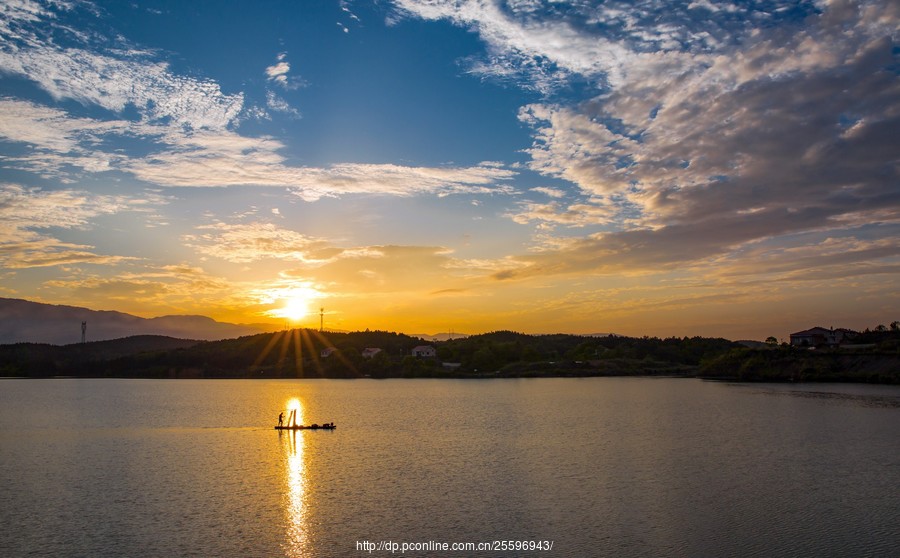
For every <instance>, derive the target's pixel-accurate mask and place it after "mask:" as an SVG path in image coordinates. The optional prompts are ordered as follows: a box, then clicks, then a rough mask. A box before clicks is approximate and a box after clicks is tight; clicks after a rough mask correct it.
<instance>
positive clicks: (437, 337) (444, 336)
mask: <svg viewBox="0 0 900 558" xmlns="http://www.w3.org/2000/svg"><path fill="white" fill-rule="evenodd" d="M468 336H469V334H467V333H456V332H454V333H434V334H431V333H411V334H410V337H418V338H419V339H424V340H425V341H448V340H450V339H465V338H466V337H468Z"/></svg>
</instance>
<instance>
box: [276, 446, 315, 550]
mask: <svg viewBox="0 0 900 558" xmlns="http://www.w3.org/2000/svg"><path fill="white" fill-rule="evenodd" d="M279 436H281V437H282V442H283V445H284V451H285V458H286V464H287V467H286V469H285V471H286V473H287V479H286V482H287V502H286V504H287V505H286V507H285V513H286V515H287V523H286V525H287V549H286V550H287V552H288V555H289V556H302V555H303V554H304V552H305V550H306V548H307V546H308V543H309V536H308V534H307V531H306V523H307V506H306V482H307V481H306V463H305V462H304V455H303V452H304V440H303V433H302V432H297V431H296V430H293V431H287V432H279Z"/></svg>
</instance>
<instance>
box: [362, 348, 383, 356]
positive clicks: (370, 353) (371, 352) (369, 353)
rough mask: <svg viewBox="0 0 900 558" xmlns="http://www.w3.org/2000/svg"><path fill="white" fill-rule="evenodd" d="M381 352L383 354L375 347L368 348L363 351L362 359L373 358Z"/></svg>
mask: <svg viewBox="0 0 900 558" xmlns="http://www.w3.org/2000/svg"><path fill="white" fill-rule="evenodd" d="M380 352H381V349H378V348H375V347H367V348H365V349H363V352H362V357H363V358H372V357H373V356H375V355H377V354H378V353H380Z"/></svg>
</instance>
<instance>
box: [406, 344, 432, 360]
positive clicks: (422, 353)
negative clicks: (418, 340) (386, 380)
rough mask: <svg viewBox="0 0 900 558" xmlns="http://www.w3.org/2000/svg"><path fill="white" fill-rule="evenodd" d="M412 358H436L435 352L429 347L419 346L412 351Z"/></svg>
mask: <svg viewBox="0 0 900 558" xmlns="http://www.w3.org/2000/svg"><path fill="white" fill-rule="evenodd" d="M412 356H414V357H416V358H434V357H436V356H437V351H436V350H434V347H432V346H431V345H419V346H418V347H416V348H415V349H413V350H412Z"/></svg>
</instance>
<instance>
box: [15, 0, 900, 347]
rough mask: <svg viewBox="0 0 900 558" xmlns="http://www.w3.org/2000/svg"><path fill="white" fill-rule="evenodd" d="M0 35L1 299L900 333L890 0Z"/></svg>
mask: <svg viewBox="0 0 900 558" xmlns="http://www.w3.org/2000/svg"><path fill="white" fill-rule="evenodd" d="M0 38H2V39H0V297H8V298H24V299H28V300H33V301H37V302H45V303H51V304H67V305H74V306H83V307H88V308H92V309H95V310H117V311H121V312H128V313H132V314H135V315H138V316H143V317H155V316H162V315H170V314H201V315H206V316H209V317H212V318H214V319H217V320H220V321H226V322H233V323H271V324H273V325H277V326H279V327H280V326H281V324H284V325H294V326H301V327H318V326H319V324H320V319H323V320H324V325H325V327H326V329H335V330H345V331H355V330H364V329H380V330H389V331H397V332H404V333H410V334H416V333H437V332H447V331H454V332H457V333H468V334H476V333H483V332H488V331H496V330H514V331H519V332H524V333H582V334H590V333H610V332H612V333H617V334H621V335H634V336H642V335H648V336H659V337H668V336H678V337H681V336H695V335H701V336H710V337H725V338H729V339H765V338H766V337H768V336H774V337H776V338H778V339H784V340H786V339H787V337H788V334H789V333H791V332H794V331H799V330H802V329H807V328H809V327H813V326H823V327H847V328H853V329H864V328H866V327H875V326H876V325H878V324H885V323H890V322H891V321H893V320H896V319H900V4H898V3H897V2H895V1H891V0H884V1H852V0H816V1H778V0H752V1H727V2H715V1H712V0H694V1H691V2H679V1H676V0H665V1H662V0H636V1H629V2H624V1H616V0H612V1H603V2H600V1H588V0H572V1H568V2H565V1H541V0H506V1H491V0H472V1H469V0H454V1H441V0H377V1H373V0H368V1H362V0H359V1H351V0H343V1H342V0H334V1H330V0H314V1H309V2H306V1H304V2H295V1H289V0H285V1H273V0H254V1H249V0H248V1H242V0H228V1H225V0H222V1H212V0H192V1H188V2H185V1H181V0H174V1H162V0H159V1H144V0H134V1H131V2H122V1H97V2H88V1H80V0H0ZM320 309H323V310H320ZM320 312H321V313H322V315H321V316H320Z"/></svg>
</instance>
